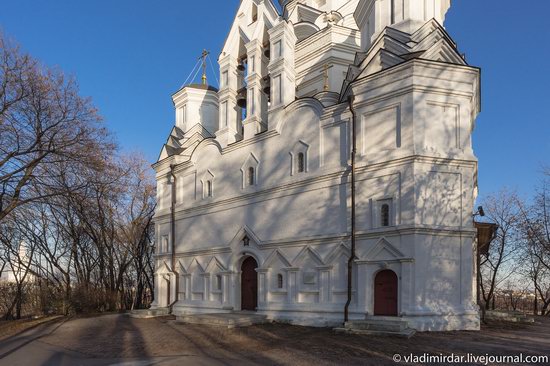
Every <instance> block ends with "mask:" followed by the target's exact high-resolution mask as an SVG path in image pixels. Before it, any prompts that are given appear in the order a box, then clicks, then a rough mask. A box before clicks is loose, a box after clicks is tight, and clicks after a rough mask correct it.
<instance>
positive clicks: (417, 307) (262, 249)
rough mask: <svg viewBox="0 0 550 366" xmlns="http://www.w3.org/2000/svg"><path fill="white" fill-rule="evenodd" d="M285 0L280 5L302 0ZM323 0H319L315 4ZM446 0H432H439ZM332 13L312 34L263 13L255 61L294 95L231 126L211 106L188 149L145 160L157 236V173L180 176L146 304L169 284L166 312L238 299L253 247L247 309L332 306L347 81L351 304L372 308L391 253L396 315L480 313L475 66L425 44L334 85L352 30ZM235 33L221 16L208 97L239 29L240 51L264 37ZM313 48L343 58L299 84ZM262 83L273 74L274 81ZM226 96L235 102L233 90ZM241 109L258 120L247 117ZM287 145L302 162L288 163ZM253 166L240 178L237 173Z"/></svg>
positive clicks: (231, 61)
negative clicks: (253, 280) (327, 81)
mask: <svg viewBox="0 0 550 366" xmlns="http://www.w3.org/2000/svg"><path fill="white" fill-rule="evenodd" d="M249 3H250V1H243V2H242V3H241V6H242V7H243V9H244V8H246V7H248V6H249V5H250V4H249ZM288 3H289V4H287V5H288V6H287V9H290V10H288V12H289V14H293V13H292V12H293V11H296V12H297V11H301V10H300V7H299V4H298V3H299V2H293V1H290V2H288ZM334 3H336V2H330V1H327V2H326V6H332V5H334ZM319 6H321V5H319ZM323 6H325V5H323ZM445 6H446V5H445V4H444V1H442V2H441V9H442V11H444V10H445V11H446V8H445ZM291 8H292V9H294V10H292V9H291ZM348 10H349V9H348ZM409 10H410V9H409ZM258 11H259V13H260V14H261V13H262V12H265V11H267V10H265V9H263V8H262V7H259V8H258ZM356 14H357V13H356ZM443 14H444V12H443ZM243 16H244V17H245V16H246V14H245V15H243ZM289 16H290V15H289ZM359 18H360V17H359ZM237 19H240V20H238V22H242V19H244V18H239V16H238V18H237ZM356 19H357V16H356ZM338 27H339V26H338V25H335V26H331V27H329V28H326V29H324V30H319V31H318V33H316V34H315V35H314V36H312V37H311V40H316V39H317V38H316V37H319V39H323V37H328V38H327V39H329V40H331V41H330V42H328V44H329V46H328V47H327V48H326V49H324V48H323V47H317V46H315V45H313V46H312V45H311V44H308V43H307V40H301V41H300V40H298V39H297V38H296V33H295V30H296V29H297V28H295V27H293V26H292V23H287V22H285V21H281V22H279V23H277V24H272V28H270V29H269V30H268V31H267V33H268V34H269V37H270V47H271V52H272V56H271V60H270V62H269V65H268V66H267V70H268V72H269V73H270V74H271V76H272V79H271V80H272V82H273V80H274V79H275V76H277V75H283V77H284V80H285V83H283V84H281V88H282V89H284V90H286V92H285V93H286V94H285V95H286V96H287V97H288V93H289V92H290V93H293V92H294V91H295V89H294V88H295V87H297V88H298V89H297V92H296V96H297V97H298V98H297V99H296V100H295V98H294V95H292V98H289V99H284V100H282V101H281V103H279V104H277V103H274V101H273V100H272V104H271V106H270V108H269V109H268V110H267V111H264V112H265V116H266V117H261V119H252V120H248V121H245V134H244V136H240V138H239V136H238V133H237V134H236V131H235V130H236V129H237V127H238V126H236V125H235V126H233V127H232V126H227V125H226V124H225V123H223V118H225V117H224V115H225V113H229V112H227V111H226V110H225V109H224V108H220V126H219V130H218V131H217V132H216V138H215V139H214V138H208V139H204V140H202V141H200V140H197V142H196V144H195V145H190V146H192V150H190V151H187V150H185V151H183V153H181V154H179V155H175V156H173V157H171V158H168V159H164V160H161V161H159V162H158V163H157V164H155V169H156V171H157V180H158V183H159V184H158V186H159V206H158V209H157V213H156V216H155V224H156V235H157V242H162V240H166V238H168V240H172V238H171V236H170V235H171V234H170V231H171V226H170V186H169V185H166V182H167V178H168V173H169V171H170V166H171V165H173V164H175V163H176V165H175V169H174V172H175V174H176V182H177V183H176V187H177V189H176V190H177V194H176V212H175V217H176V221H175V232H176V235H175V244H176V253H175V262H176V266H175V268H171V259H172V254H171V253H167V252H159V253H158V255H157V257H156V258H157V278H156V281H157V282H156V284H157V286H156V294H157V299H158V300H156V303H155V306H167V305H168V304H167V303H168V302H169V301H168V299H167V291H168V290H167V289H168V288H171V290H170V291H171V294H174V293H175V292H177V293H178V298H179V299H178V302H177V303H176V304H175V306H174V312H175V313H176V314H185V313H194V312H220V311H231V310H240V309H241V304H240V301H241V300H240V266H241V264H242V261H243V260H244V258H246V257H247V256H252V257H254V258H255V259H256V261H257V263H258V265H259V268H258V269H257V272H258V309H257V310H258V312H260V313H263V314H267V315H268V316H270V317H271V318H274V319H281V320H290V321H292V322H294V323H299V324H310V325H317V326H322V325H327V324H337V323H340V322H341V321H342V320H343V310H344V304H345V302H346V299H347V295H346V293H347V261H348V259H349V256H350V223H351V209H350V205H351V202H350V201H351V187H350V166H349V159H350V150H351V137H352V123H351V121H352V120H351V118H352V113H351V110H350V108H349V105H348V103H347V101H346V99H345V97H344V96H341V95H339V94H337V93H340V92H345V93H347V94H346V95H349V94H351V95H354V97H355V99H354V102H353V110H354V113H355V116H356V130H355V132H356V138H357V147H358V155H357V159H356V199H357V202H356V223H357V253H356V254H357V260H356V261H355V263H354V270H353V299H352V304H351V308H350V311H351V313H350V314H351V318H355V319H363V318H364V317H365V315H367V316H369V315H373V311H374V277H375V275H376V273H377V272H379V271H380V270H383V269H391V270H392V271H394V272H395V273H396V274H397V276H398V281H399V282H398V288H399V290H398V291H399V293H398V299H399V302H398V313H399V316H401V317H403V318H405V319H408V320H409V322H410V324H411V325H412V326H413V327H414V328H416V329H418V330H447V329H449V330H450V329H478V328H479V318H478V315H477V312H476V306H475V304H474V296H473V293H472V283H473V274H474V269H473V263H474V261H473V241H474V233H475V231H474V228H473V223H472V216H471V213H472V210H473V205H474V197H475V181H476V174H477V159H476V157H475V156H474V154H473V151H472V146H471V134H472V130H473V125H474V119H475V116H476V114H477V112H478V109H479V107H478V105H477V103H478V92H479V90H478V89H479V70H477V69H474V68H471V67H468V66H465V65H462V64H450V63H441V62H431V61H429V60H422V59H413V60H408V61H407V62H402V63H400V64H398V65H395V66H393V67H391V68H389V67H386V68H384V67H385V66H384V62H387V61H386V60H385V59H382V61H381V62H380V63H381V64H382V66H380V69H376V71H373V72H370V73H367V75H366V76H365V77H361V78H358V79H356V80H354V81H353V82H352V83H351V84H349V88H347V89H345V90H342V85H346V82H347V78H346V79H345V78H344V75H343V71H344V65H345V64H346V63H347V66H346V67H349V65H350V64H352V63H353V62H354V57H355V52H356V51H357V50H358V48H359V39H361V35H360V34H359V33H358V32H357V30H353V29H351V28H345V27H344V26H341V27H340V28H338ZM255 34H259V33H257V32H256V33H255ZM232 37H237V38H236V39H235V40H234V39H233V38H232ZM238 37H242V35H241V34H238V33H235V32H234V29H233V30H232V31H231V33H230V37H229V38H228V41H227V42H226V47H225V48H224V49H225V50H226V51H224V52H225V53H224V54H222V57H221V59H220V67H221V72H222V74H223V73H224V72H226V71H227V72H228V74H227V75H228V78H229V80H228V81H227V83H225V82H224V85H225V87H223V86H222V89H221V90H220V92H219V93H218V94H219V96H220V105H222V103H224V102H227V103H234V97H235V90H234V88H235V86H234V85H235V83H236V81H235V79H234V78H235V77H236V75H234V74H231V71H230V70H232V68H234V67H236V61H235V60H236V57H234V56H235V55H234V54H233V53H232V52H241V51H242V49H243V48H242V47H240V46H239V44H240V45H241V46H243V47H244V46H246V47H245V48H246V49H248V51H249V52H252V51H253V52H257V51H261V46H259V45H256V46H254V47H252V46H253V45H254V44H252V43H242V39H241V40H239V39H238ZM262 37H263V33H262ZM279 40H280V41H281V44H282V45H283V48H282V49H281V50H282V51H281V52H282V53H281V56H280V57H277V56H276V55H274V54H273V52H275V47H274V44H275V43H276V42H278V41H279ZM249 41H250V40H249ZM239 42H241V43H239ZM274 42H275V43H274ZM292 42H297V43H296V44H295V45H294V44H292ZM300 42H305V43H300ZM331 42H333V45H332V46H330V45H331V44H332V43H331ZM251 50H252V51H251ZM285 52H290V54H288V57H283V56H284V55H286V54H285ZM327 55H328V56H327ZM248 57H250V55H248ZM323 57H328V59H330V60H333V61H334V60H338V62H339V63H341V67H342V68H341V69H339V68H338V67H336V66H335V67H333V68H332V71H331V72H334V73H336V74H335V75H336V76H334V77H332V78H331V86H330V87H331V90H330V92H328V93H324V92H322V93H318V94H316V95H314V96H313V97H311V96H307V97H304V95H306V94H308V93H310V92H311V90H317V89H318V88H319V85H321V86H322V84H319V83H320V82H323V80H322V79H319V77H318V75H319V70H318V65H320V64H321V63H320V62H322V61H323V60H325V59H324V58H323ZM434 57H435V56H434ZM346 60H347V61H346ZM338 62H334V63H335V65H337V64H338ZM369 67H370V66H369ZM351 71H353V69H351ZM367 71H368V70H367ZM379 71H383V72H379ZM338 73H341V74H342V75H341V77H340V78H338V77H337V75H338ZM222 79H223V77H222ZM252 79H253V78H251V80H252ZM310 79H311V80H313V81H311V82H310V84H308V83H309V81H308V80H310ZM256 81H257V80H256ZM300 88H302V89H300ZM308 88H309V89H308ZM282 89H281V90H282ZM271 90H272V92H275V90H276V88H275V87H274V86H273V84H272V85H271ZM308 90H309V91H308ZM302 93H303V94H302ZM311 93H313V92H311ZM229 110H231V111H232V112H231V113H234V112H235V110H234V108H233V107H232V106H231V105H229ZM260 115H261V114H260ZM266 119H267V121H266ZM254 121H257V122H258V123H260V124H259V125H256V126H261V129H259V130H254V129H252V130H251V129H248V130H247V124H251V123H253V122H254ZM254 123H255V122H254ZM247 131H248V132H247ZM251 131H252V132H251ZM300 153H301V154H304V158H305V162H304V171H303V172H299V171H298V170H297V160H296V159H297V157H298V154H300ZM250 168H253V169H254V170H253V172H254V179H253V184H249V178H248V175H247V174H248V171H249V169H250ZM206 182H210V183H211V186H212V195H211V196H209V195H208V194H205V186H206ZM384 205H387V207H388V208H389V220H388V224H389V225H388V226H384V225H383V220H382V218H381V209H382V207H383V206H384ZM245 236H246V237H247V238H249V239H250V244H249V245H248V246H245V245H244V242H243V238H244V237H245ZM279 275H282V277H283V286H282V287H281V288H279V286H278V276H279ZM171 298H173V295H172V297H171Z"/></svg>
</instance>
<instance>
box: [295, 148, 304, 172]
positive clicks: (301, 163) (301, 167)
mask: <svg viewBox="0 0 550 366" xmlns="http://www.w3.org/2000/svg"><path fill="white" fill-rule="evenodd" d="M296 165H297V166H298V173H303V172H305V170H306V162H305V159H304V153H299V154H298V163H297V164H296Z"/></svg>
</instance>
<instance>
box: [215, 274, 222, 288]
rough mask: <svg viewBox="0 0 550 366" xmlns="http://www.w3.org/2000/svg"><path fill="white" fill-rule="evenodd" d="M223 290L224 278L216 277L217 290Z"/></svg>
mask: <svg viewBox="0 0 550 366" xmlns="http://www.w3.org/2000/svg"><path fill="white" fill-rule="evenodd" d="M221 289H222V276H220V275H216V290H218V291H221Z"/></svg>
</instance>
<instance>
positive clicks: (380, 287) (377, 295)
mask: <svg viewBox="0 0 550 366" xmlns="http://www.w3.org/2000/svg"><path fill="white" fill-rule="evenodd" d="M374 315H385V316H397V275H396V274H395V272H394V271H390V270H384V271H381V272H378V274H377V275H376V278H375V279H374Z"/></svg>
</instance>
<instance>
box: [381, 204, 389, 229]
mask: <svg viewBox="0 0 550 366" xmlns="http://www.w3.org/2000/svg"><path fill="white" fill-rule="evenodd" d="M380 224H381V226H390V205H388V204H387V203H384V204H383V205H382V206H381V207H380Z"/></svg>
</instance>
